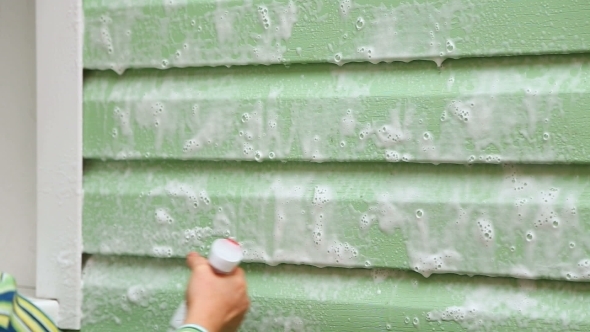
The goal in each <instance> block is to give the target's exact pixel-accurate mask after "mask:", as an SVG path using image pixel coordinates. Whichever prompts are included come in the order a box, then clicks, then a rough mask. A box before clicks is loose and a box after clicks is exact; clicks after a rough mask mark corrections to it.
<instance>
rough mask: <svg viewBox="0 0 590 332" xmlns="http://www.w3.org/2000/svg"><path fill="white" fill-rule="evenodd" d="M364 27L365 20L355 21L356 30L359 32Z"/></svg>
mask: <svg viewBox="0 0 590 332" xmlns="http://www.w3.org/2000/svg"><path fill="white" fill-rule="evenodd" d="M364 26H365V20H364V19H363V18H362V17H359V18H357V19H356V29H357V30H360V29H362V28H363V27H364Z"/></svg>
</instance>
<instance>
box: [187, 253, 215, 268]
mask: <svg viewBox="0 0 590 332" xmlns="http://www.w3.org/2000/svg"><path fill="white" fill-rule="evenodd" d="M203 264H205V265H208V264H209V262H208V261H207V259H206V258H204V257H202V256H201V255H199V254H197V253H196V252H194V251H191V252H189V253H188V255H187V256H186V265H187V266H188V267H189V269H191V270H194V269H195V268H196V267H197V266H199V265H203Z"/></svg>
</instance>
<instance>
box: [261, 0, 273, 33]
mask: <svg viewBox="0 0 590 332" xmlns="http://www.w3.org/2000/svg"><path fill="white" fill-rule="evenodd" d="M258 16H259V17H260V20H261V21H262V26H263V27H264V29H267V30H268V28H270V26H271V21H270V17H269V15H268V8H266V7H265V6H258Z"/></svg>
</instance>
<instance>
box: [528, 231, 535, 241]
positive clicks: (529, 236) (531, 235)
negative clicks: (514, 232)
mask: <svg viewBox="0 0 590 332" xmlns="http://www.w3.org/2000/svg"><path fill="white" fill-rule="evenodd" d="M533 238H534V235H533V233H532V232H528V233H526V240H527V241H529V242H530V241H532V240H533Z"/></svg>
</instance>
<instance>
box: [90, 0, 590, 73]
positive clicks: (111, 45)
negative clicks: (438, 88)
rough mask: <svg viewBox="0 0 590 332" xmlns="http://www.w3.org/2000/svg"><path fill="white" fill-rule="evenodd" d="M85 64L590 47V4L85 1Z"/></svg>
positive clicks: (119, 67)
mask: <svg viewBox="0 0 590 332" xmlns="http://www.w3.org/2000/svg"><path fill="white" fill-rule="evenodd" d="M84 14H85V39H84V66H85V67H86V68H89V69H109V68H110V69H114V70H116V71H118V72H122V71H124V70H125V69H126V68H130V67H131V68H148V67H149V68H162V69H166V68H170V67H192V66H217V65H239V64H275V63H311V62H326V61H327V62H333V63H337V64H343V63H346V62H351V61H370V62H381V61H386V62H390V61H409V60H415V59H428V60H434V61H436V62H437V63H440V62H441V61H443V60H444V59H445V58H463V57H481V56H496V55H518V54H549V53H551V54H554V53H577V52H585V51H588V50H590V21H589V20H588V19H587V18H588V17H589V16H590V3H588V2H587V1H574V0H570V1H558V0H521V1H505V0H479V1H471V0H438V1H427V0H417V1H404V0H393V1H386V2H383V1H380V0H357V1H354V0H342V1H327V2H326V1H312V0H303V1H287V0H279V1H272V2H268V1H267V2H261V1H247V2H244V1H238V0H224V1H212V0H182V1H178V0H165V1H156V0H133V1H129V0H127V1H113V0H86V1H84Z"/></svg>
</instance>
